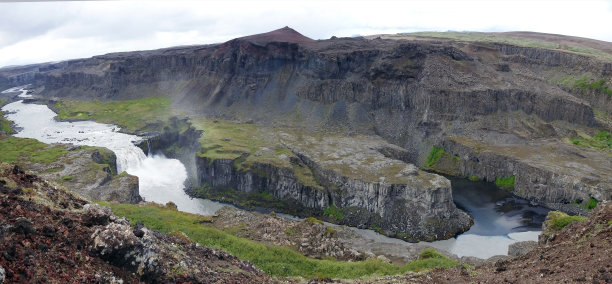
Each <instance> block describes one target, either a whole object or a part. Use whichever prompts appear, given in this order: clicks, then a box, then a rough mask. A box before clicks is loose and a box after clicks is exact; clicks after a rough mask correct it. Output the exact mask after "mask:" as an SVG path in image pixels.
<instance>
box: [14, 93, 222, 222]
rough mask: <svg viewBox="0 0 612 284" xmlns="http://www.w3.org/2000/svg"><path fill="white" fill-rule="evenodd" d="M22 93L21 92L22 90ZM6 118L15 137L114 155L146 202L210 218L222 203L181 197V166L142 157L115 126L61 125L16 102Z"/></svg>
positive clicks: (41, 108) (41, 110) (38, 108)
mask: <svg viewBox="0 0 612 284" xmlns="http://www.w3.org/2000/svg"><path fill="white" fill-rule="evenodd" d="M22 92H23V93H22V94H25V92H26V91H25V90H24V91H22ZM2 111H4V112H7V115H6V118H7V119H9V120H12V121H13V122H14V123H15V125H16V126H17V128H18V129H17V130H18V132H17V134H15V135H14V136H16V137H24V138H34V139H37V140H39V141H41V142H44V143H49V144H50V143H71V144H75V145H88V146H98V147H106V148H108V149H110V150H112V151H113V152H115V154H116V156H117V170H118V171H119V172H123V171H126V172H127V173H129V174H131V175H135V176H137V177H138V186H139V189H140V195H141V196H142V197H143V198H144V199H145V200H146V201H151V202H156V203H161V204H165V203H166V202H168V201H172V202H174V203H175V204H176V206H177V208H178V209H179V210H181V211H185V212H189V213H195V214H202V215H212V214H214V213H215V212H216V211H217V210H219V209H220V208H221V207H223V206H224V204H221V203H218V202H214V201H211V200H206V199H199V198H190V197H189V196H188V195H187V194H185V191H184V190H183V189H184V187H185V186H184V183H185V180H186V179H187V170H186V169H185V166H184V165H183V164H182V163H181V162H180V161H179V160H177V159H169V158H166V157H164V155H162V154H156V155H153V154H149V155H145V153H143V151H142V150H141V149H140V148H138V147H136V146H135V145H134V143H137V142H140V141H142V139H141V138H140V137H138V136H135V135H129V134H125V133H120V132H119V130H120V128H119V127H118V126H115V125H109V124H102V123H97V122H93V121H77V122H63V121H56V120H55V119H54V118H55V116H57V114H56V113H54V112H53V111H52V110H51V109H49V108H48V107H47V106H46V105H38V104H26V103H23V101H17V102H14V103H10V104H7V105H5V106H4V107H3V108H2Z"/></svg>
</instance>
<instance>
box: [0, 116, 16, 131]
mask: <svg viewBox="0 0 612 284" xmlns="http://www.w3.org/2000/svg"><path fill="white" fill-rule="evenodd" d="M0 131H2V132H4V133H6V134H7V135H11V134H14V133H15V131H14V130H13V128H12V127H11V121H10V120H8V119H6V118H5V117H4V116H2V112H0Z"/></svg>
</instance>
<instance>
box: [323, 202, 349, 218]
mask: <svg viewBox="0 0 612 284" xmlns="http://www.w3.org/2000/svg"><path fill="white" fill-rule="evenodd" d="M323 215H325V216H328V217H331V218H333V219H335V220H337V221H341V220H343V219H344V214H342V211H340V209H339V208H338V207H336V206H335V205H331V206H329V208H326V209H325V210H323Z"/></svg>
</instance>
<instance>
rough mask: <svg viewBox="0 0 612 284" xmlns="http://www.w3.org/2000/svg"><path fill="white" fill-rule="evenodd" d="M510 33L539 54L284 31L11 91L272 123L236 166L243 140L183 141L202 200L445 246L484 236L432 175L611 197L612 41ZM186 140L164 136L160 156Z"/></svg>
mask: <svg viewBox="0 0 612 284" xmlns="http://www.w3.org/2000/svg"><path fill="white" fill-rule="evenodd" d="M506 36H508V37H512V38H517V39H521V40H524V42H525V44H521V43H520V42H519V43H516V40H515V41H512V42H504V41H492V42H487V41H478V40H474V41H470V40H450V39H445V38H437V37H425V36H416V35H403V34H398V35H381V36H372V37H356V38H335V37H334V38H331V39H328V40H312V39H309V38H307V37H305V36H303V35H301V34H299V33H298V32H296V31H294V30H292V29H290V28H287V27H286V28H283V29H279V30H276V31H273V32H269V33H265V34H259V35H253V36H248V37H244V38H238V39H234V40H231V41H228V42H225V43H221V44H214V45H204V46H185V47H176V48H167V49H161V50H153V51H138V52H125V53H114V54H107V55H101V56H95V57H92V58H87V59H78V60H71V61H66V62H61V63H49V64H40V65H31V66H25V67H19V68H5V69H0V84H1V85H2V86H6V87H8V86H15V85H24V84H31V86H30V88H31V89H32V90H33V91H34V95H35V96H38V97H41V98H44V99H53V100H62V99H75V98H76V99H81V100H83V99H85V100H93V99H98V100H100V101H104V100H124V99H137V98H143V97H152V96H156V97H158V96H161V97H169V98H171V99H172V103H173V106H174V107H176V108H179V109H181V110H182V111H183V112H185V113H188V114H189V115H190V116H192V117H201V116H205V117H208V118H211V119H220V120H221V119H222V120H232V121H238V122H243V123H242V124H240V125H239V126H238V128H240V127H242V128H244V129H246V130H249V129H252V128H253V127H255V128H257V127H268V128H262V129H264V130H261V129H260V130H257V131H255V132H253V133H255V134H253V135H254V136H253V137H254V138H255V136H257V139H259V140H258V141H263V142H261V143H260V144H257V143H255V142H253V145H254V146H257V147H251V148H249V149H246V150H232V151H234V152H232V153H229V154H230V155H229V157H228V156H227V155H225V156H224V155H221V154H228V153H224V152H222V151H221V150H220V149H221V148H223V145H222V144H223V143H225V142H227V144H231V143H233V141H235V140H236V139H237V138H236V137H221V138H222V139H219V143H218V144H215V145H209V146H210V147H208V148H206V147H204V145H202V147H199V146H198V145H196V144H197V143H199V142H198V141H196V140H197V139H198V137H197V136H198V134H201V133H199V132H197V131H195V130H191V131H189V132H187V137H192V139H191V140H190V139H187V138H185V139H186V140H189V141H191V142H185V141H183V142H181V143H179V144H182V145H187V146H188V148H190V149H193V151H191V153H190V154H185V153H183V152H181V153H180V155H177V157H178V156H180V157H182V158H181V159H182V160H183V161H184V162H185V163H186V164H187V166H188V168H189V171H190V173H191V179H190V180H191V183H192V187H191V189H190V192H191V193H192V194H193V195H197V196H205V197H218V198H219V199H223V198H225V197H228V198H229V197H230V195H231V196H234V197H235V196H237V195H241V194H242V195H243V196H255V195H254V193H258V194H259V197H261V196H263V197H265V198H264V199H266V198H267V197H268V195H271V197H270V198H269V199H270V200H271V199H274V201H270V203H269V204H268V205H269V206H270V207H280V208H281V209H283V208H284V209H287V208H289V207H290V208H296V207H295V206H293V205H297V207H300V206H301V207H304V208H307V209H308V210H310V211H311V212H318V213H319V214H323V215H325V216H328V217H330V218H332V219H335V221H339V222H340V223H347V224H351V225H357V226H365V227H370V228H375V229H379V230H380V231H381V232H384V233H386V234H388V235H394V236H398V237H402V238H405V239H408V240H425V239H428V240H431V239H439V238H444V237H448V236H452V235H453V234H455V233H458V232H461V231H463V230H465V229H467V228H468V227H469V224H470V220H469V217H468V216H467V215H466V214H465V213H464V212H462V211H460V210H458V209H457V208H456V207H455V205H454V204H453V202H452V192H451V188H450V183H449V182H448V180H447V179H446V178H444V177H441V176H439V175H436V174H434V173H431V171H434V172H438V173H443V174H449V175H454V176H459V177H466V178H467V177H469V178H471V179H483V180H487V181H491V182H496V183H497V184H498V185H499V186H500V187H501V188H504V189H507V190H512V191H513V192H514V193H516V194H517V195H520V196H523V197H525V198H529V199H531V200H533V201H534V202H540V203H544V204H547V205H549V206H551V207H555V208H560V209H564V210H567V211H571V209H568V208H570V207H571V203H580V202H586V201H588V200H590V199H594V200H597V201H604V200H609V199H610V198H611V194H612V158H611V154H610V147H611V145H612V139H611V138H610V134H609V132H610V131H611V130H612V90H611V88H610V87H609V86H611V85H612V83H611V82H612V81H611V80H612V59H611V58H612V44H610V43H606V42H598V41H593V40H588V39H578V38H571V37H563V36H556V35H543V34H533V33H509V34H506ZM533 42H536V43H537V42H545V43H547V45H543V46H538V45H537V44H532V43H533ZM575 44H579V46H580V47H581V48H582V49H577V48H574V45H575ZM247 128H248V129H247ZM266 129H273V130H270V131H267V130H266ZM279 129H280V130H279ZM246 130H245V131H246ZM175 132H176V133H175ZM181 133H184V132H181ZM181 133H178V132H177V131H173V130H172V127H169V128H168V129H166V130H165V131H162V132H161V133H160V136H159V137H158V138H157V139H158V140H157V141H158V142H159V141H165V142H163V143H162V142H159V143H158V145H157V147H158V148H159V149H163V148H169V147H168V146H170V145H171V144H173V143H175V142H176V141H179V137H182V136H181V135H180V134H181ZM328 134H329V135H328ZM204 135H206V131H205V133H204ZM169 137H176V139H174V140H173V139H170V138H169ZM203 137H204V138H206V136H203ZM328 137H332V138H328ZM185 139H184V140H185ZM347 139H348V140H347ZM170 140H173V141H170ZM192 142H193V143H192ZM200 142H201V141H200ZM194 143H195V144H194ZM194 145H195V146H194ZM270 145H278V147H275V146H270ZM173 149H176V147H174V148H173ZM196 152H197V153H196ZM414 165H416V166H417V167H419V168H420V169H418V168H416V167H415V166H414ZM423 170H429V171H430V172H425V171H423ZM224 192H225V193H226V194H225V195H226V196H223V195H224ZM249 194H250V195H249ZM285 201H290V202H291V204H293V205H291V206H286V205H285V206H282V205H283V204H281V203H282V202H285ZM277 205H278V206H277ZM326 209H327V210H326ZM336 209H337V210H336ZM285 211H287V210H285ZM336 211H339V213H340V214H337V213H338V212H336ZM340 217H342V218H340Z"/></svg>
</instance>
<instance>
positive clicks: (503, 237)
mask: <svg viewBox="0 0 612 284" xmlns="http://www.w3.org/2000/svg"><path fill="white" fill-rule="evenodd" d="M8 91H9V90H7V91H5V92H3V94H6V93H14V92H16V91H19V92H21V94H19V95H18V96H19V97H21V98H27V97H28V96H29V95H27V91H26V90H24V89H15V88H13V89H11V90H10V92H8ZM2 111H4V112H7V114H6V117H7V118H8V119H9V120H12V121H14V122H15V124H16V126H17V127H18V129H17V130H18V133H17V134H15V136H17V137H27V138H34V139H37V140H40V141H42V142H45V143H72V144H76V145H89V146H99V147H106V148H108V149H110V150H112V151H114V152H115V154H116V155H117V166H118V170H119V171H120V172H121V171H126V172H128V173H129V174H132V175H135V176H138V178H139V187H140V195H141V196H142V197H143V198H144V199H145V200H146V201H152V202H156V203H161V204H165V203H166V202H168V201H172V202H174V203H175V204H176V205H177V207H178V209H179V210H181V211H185V212H190V213H196V214H202V215H211V214H214V213H215V212H216V211H217V210H218V209H220V208H221V207H223V206H224V205H225V204H221V203H218V202H214V201H210V200H206V199H198V198H190V197H189V196H188V195H187V194H186V193H185V192H184V190H183V189H184V182H185V180H186V179H187V171H186V169H185V166H184V165H183V164H182V163H181V162H180V161H178V160H176V159H169V158H166V157H164V156H163V155H161V154H157V155H151V154H149V155H146V154H145V153H143V152H142V150H141V149H140V148H138V147H136V146H135V145H134V143H137V142H140V141H142V139H141V138H140V137H138V136H135V135H128V134H124V133H120V132H119V130H120V128H119V127H117V126H114V125H109V124H101V123H96V122H92V121H79V122H60V121H56V120H54V117H55V116H56V114H55V113H54V112H53V111H52V110H50V109H49V108H48V107H47V106H45V105H38V104H27V103H23V101H17V102H14V103H10V104H8V105H6V106H4V107H3V108H2ZM452 184H453V196H454V198H455V202H456V204H457V206H459V207H460V208H462V209H464V210H466V211H467V212H468V213H470V215H472V216H473V217H474V226H472V228H471V229H470V230H469V231H467V232H465V233H464V234H461V235H459V236H458V237H457V238H452V239H449V240H444V241H436V242H429V243H426V242H421V243H419V246H421V245H427V246H432V247H435V248H439V249H442V250H445V251H448V252H450V253H453V254H456V255H457V256H459V257H461V256H476V257H480V258H488V257H491V256H493V255H505V254H507V250H508V245H510V244H511V243H514V242H517V241H525V240H537V237H538V235H539V230H540V225H541V223H542V221H543V219H544V217H545V216H546V214H547V212H548V210H547V209H545V208H542V207H538V206H532V205H530V204H529V203H528V202H527V201H525V200H523V199H520V198H516V197H513V196H512V195H510V194H508V193H505V192H503V191H500V190H498V189H497V188H495V186H493V185H492V184H490V183H485V182H471V181H468V180H465V179H452ZM351 229H352V230H354V231H355V232H356V233H358V234H359V235H360V236H362V237H363V238H365V239H366V240H367V242H368V243H367V244H366V245H365V246H367V247H370V248H372V249H376V248H377V247H378V248H380V249H379V253H385V254H390V255H394V254H395V255H396V256H397V257H401V254H402V250H403V249H412V250H414V246H415V244H411V243H407V242H404V241H401V240H398V239H393V238H388V237H386V236H383V235H380V234H378V233H376V232H374V231H372V230H362V229H356V228H351ZM383 247H384V248H386V249H382V248H383ZM389 247H390V248H391V249H389Z"/></svg>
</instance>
